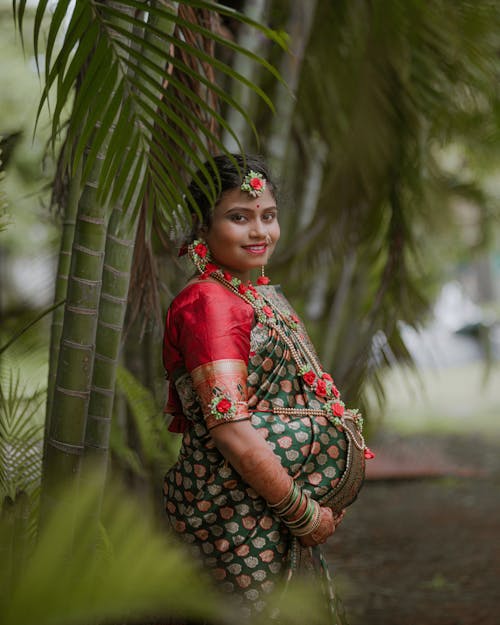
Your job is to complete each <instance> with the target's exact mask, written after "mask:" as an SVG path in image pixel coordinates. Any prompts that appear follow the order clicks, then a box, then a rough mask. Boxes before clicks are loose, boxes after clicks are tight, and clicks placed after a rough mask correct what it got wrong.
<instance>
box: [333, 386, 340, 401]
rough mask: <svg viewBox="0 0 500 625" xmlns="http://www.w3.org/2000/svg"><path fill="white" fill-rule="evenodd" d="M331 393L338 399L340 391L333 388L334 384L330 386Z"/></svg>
mask: <svg viewBox="0 0 500 625" xmlns="http://www.w3.org/2000/svg"><path fill="white" fill-rule="evenodd" d="M332 393H333V396H334V397H336V398H337V399H338V398H339V397H340V391H339V389H338V388H337V387H336V386H335V384H333V385H332Z"/></svg>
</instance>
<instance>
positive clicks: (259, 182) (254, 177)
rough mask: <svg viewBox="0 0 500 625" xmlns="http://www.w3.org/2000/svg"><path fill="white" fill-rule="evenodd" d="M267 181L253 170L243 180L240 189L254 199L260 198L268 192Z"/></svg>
mask: <svg viewBox="0 0 500 625" xmlns="http://www.w3.org/2000/svg"><path fill="white" fill-rule="evenodd" d="M266 184H267V181H266V179H265V178H264V176H263V175H262V174H260V173H259V172H257V171H253V170H252V169H251V170H250V171H249V172H248V174H247V175H246V176H245V177H244V178H243V182H242V183H241V187H240V189H241V190H242V191H246V192H247V193H248V195H251V196H252V197H259V196H260V195H262V194H263V193H264V191H265V190H266Z"/></svg>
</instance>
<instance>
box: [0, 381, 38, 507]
mask: <svg viewBox="0 0 500 625" xmlns="http://www.w3.org/2000/svg"><path fill="white" fill-rule="evenodd" d="M3 386H4V385H3V384H2V383H0V500H3V499H4V498H5V497H10V498H11V499H12V500H14V499H15V497H16V494H17V493H18V492H23V491H25V492H30V491H31V492H32V491H33V490H34V489H35V488H36V487H38V485H39V480H40V470H41V443H42V432H43V426H42V424H41V423H40V422H39V420H38V419H37V415H39V409H40V407H41V405H42V403H43V401H44V399H45V397H44V394H43V393H35V394H33V395H31V396H30V395H28V394H27V393H26V389H22V388H21V387H20V383H19V378H18V377H17V378H16V377H15V373H14V371H12V370H11V371H10V379H9V385H8V388H7V392H5V391H4V388H3ZM37 421H38V423H37Z"/></svg>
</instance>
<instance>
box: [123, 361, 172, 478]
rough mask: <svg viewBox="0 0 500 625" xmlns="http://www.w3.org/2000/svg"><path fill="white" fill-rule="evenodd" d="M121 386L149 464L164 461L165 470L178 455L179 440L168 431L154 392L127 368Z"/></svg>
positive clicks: (143, 453) (140, 446) (142, 450)
mask: <svg viewBox="0 0 500 625" xmlns="http://www.w3.org/2000/svg"><path fill="white" fill-rule="evenodd" d="M117 387H118V390H119V391H120V392H121V393H122V394H123V395H124V397H125V399H126V401H127V405H128V406H129V408H130V413H131V416H132V417H133V424H134V430H135V431H136V432H137V435H138V439H139V440H138V443H139V444H138V447H139V449H140V451H141V454H142V456H143V458H144V460H145V462H146V463H148V464H151V463H155V462H161V464H162V465H163V466H164V467H165V468H166V467H168V466H170V465H171V464H172V463H173V461H174V460H175V457H176V454H177V452H178V441H176V440H175V439H174V437H172V436H171V435H170V434H169V432H168V431H167V429H166V427H165V420H164V416H163V413H162V411H161V408H160V407H159V406H158V404H157V403H156V401H155V398H154V397H153V394H152V393H151V391H149V390H148V389H147V388H146V387H144V386H143V385H142V384H141V383H140V382H139V380H138V379H137V378H136V377H134V375H133V374H132V373H131V372H130V371H128V370H127V369H125V368H124V367H119V368H118V373H117Z"/></svg>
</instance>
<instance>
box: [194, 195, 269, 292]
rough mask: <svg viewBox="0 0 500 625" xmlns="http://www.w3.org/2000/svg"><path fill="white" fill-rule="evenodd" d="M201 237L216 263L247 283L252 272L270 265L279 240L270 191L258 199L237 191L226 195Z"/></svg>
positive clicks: (203, 229)
mask: <svg viewBox="0 0 500 625" xmlns="http://www.w3.org/2000/svg"><path fill="white" fill-rule="evenodd" d="M201 233H202V235H203V238H204V239H205V241H206V242H207V245H208V247H209V249H210V251H211V253H212V257H213V260H214V262H215V263H217V264H218V265H220V266H221V267H222V268H223V269H225V270H227V271H229V272H230V273H231V274H233V276H235V277H237V278H240V280H248V279H249V278H250V270H251V269H255V268H260V266H261V265H265V264H266V263H267V262H268V261H269V258H270V256H271V254H272V253H273V251H274V248H275V246H276V243H277V242H278V239H279V238H280V227H279V223H278V209H277V207H276V201H275V199H274V198H273V196H272V194H271V192H270V191H269V189H265V190H264V192H263V193H262V195H261V196H260V197H257V198H253V197H251V196H250V195H249V194H248V193H246V192H245V191H241V190H240V189H238V188H236V189H231V190H230V191H226V192H225V193H224V194H223V195H222V198H221V200H220V201H219V203H218V204H217V206H216V207H215V209H214V212H213V215H212V223H211V225H210V227H209V228H208V229H207V228H206V227H205V228H202V230H201Z"/></svg>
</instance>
